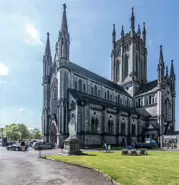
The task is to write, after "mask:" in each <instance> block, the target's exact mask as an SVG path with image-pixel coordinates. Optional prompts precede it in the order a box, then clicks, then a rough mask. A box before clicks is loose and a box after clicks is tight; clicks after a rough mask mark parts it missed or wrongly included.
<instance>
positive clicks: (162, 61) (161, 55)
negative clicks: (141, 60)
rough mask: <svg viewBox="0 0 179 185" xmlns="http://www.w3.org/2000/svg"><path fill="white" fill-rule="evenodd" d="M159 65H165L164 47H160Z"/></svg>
mask: <svg viewBox="0 0 179 185" xmlns="http://www.w3.org/2000/svg"><path fill="white" fill-rule="evenodd" d="M159 63H164V60H163V51H162V45H160V58H159Z"/></svg>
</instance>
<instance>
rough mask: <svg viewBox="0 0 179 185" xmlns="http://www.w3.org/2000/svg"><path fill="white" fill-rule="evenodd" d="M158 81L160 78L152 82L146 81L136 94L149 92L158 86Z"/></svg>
mask: <svg viewBox="0 0 179 185" xmlns="http://www.w3.org/2000/svg"><path fill="white" fill-rule="evenodd" d="M157 81H158V80H153V81H151V82H148V83H145V84H143V85H142V86H141V87H140V88H139V90H138V91H137V92H136V94H135V96H138V95H141V94H144V93H147V92H149V91H151V90H152V89H154V88H155V87H157Z"/></svg>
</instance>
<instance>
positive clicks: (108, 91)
mask: <svg viewBox="0 0 179 185" xmlns="http://www.w3.org/2000/svg"><path fill="white" fill-rule="evenodd" d="M107 100H109V91H107Z"/></svg>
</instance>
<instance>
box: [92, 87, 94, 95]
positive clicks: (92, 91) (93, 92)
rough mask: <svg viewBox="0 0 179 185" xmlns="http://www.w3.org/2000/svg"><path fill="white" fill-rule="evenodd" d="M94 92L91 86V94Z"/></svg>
mask: <svg viewBox="0 0 179 185" xmlns="http://www.w3.org/2000/svg"><path fill="white" fill-rule="evenodd" d="M93 94H94V92H93V87H91V95H93Z"/></svg>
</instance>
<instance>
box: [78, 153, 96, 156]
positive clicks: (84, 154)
mask: <svg viewBox="0 0 179 185" xmlns="http://www.w3.org/2000/svg"><path fill="white" fill-rule="evenodd" d="M81 155H83V156H97V155H96V154H88V153H82V154H81Z"/></svg>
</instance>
